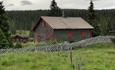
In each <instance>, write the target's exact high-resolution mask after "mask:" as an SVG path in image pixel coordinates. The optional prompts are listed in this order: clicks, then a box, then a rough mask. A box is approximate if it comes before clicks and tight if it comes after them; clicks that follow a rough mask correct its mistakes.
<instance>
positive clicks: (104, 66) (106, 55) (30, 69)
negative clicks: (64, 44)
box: [0, 44, 115, 70]
mask: <svg viewBox="0 0 115 70" xmlns="http://www.w3.org/2000/svg"><path fill="white" fill-rule="evenodd" d="M68 56H69V52H67V51H63V52H19V53H5V54H0V70H73V65H72V64H74V65H76V67H77V68H78V66H77V65H78V64H79V63H80V64H81V70H115V66H114V65H115V45H114V44H95V45H91V46H90V47H87V48H79V49H77V50H74V51H73V59H74V60H73V63H72V64H71V63H70V59H69V58H68ZM75 56H76V59H75ZM79 59H80V60H79Z"/></svg>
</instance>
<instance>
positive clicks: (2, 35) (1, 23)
mask: <svg viewBox="0 0 115 70" xmlns="http://www.w3.org/2000/svg"><path fill="white" fill-rule="evenodd" d="M2 4H3V2H0V40H1V41H0V48H1V47H2V48H4V47H11V44H10V41H9V38H10V33H9V23H8V17H7V14H6V12H5V9H4V6H3V5H2Z"/></svg>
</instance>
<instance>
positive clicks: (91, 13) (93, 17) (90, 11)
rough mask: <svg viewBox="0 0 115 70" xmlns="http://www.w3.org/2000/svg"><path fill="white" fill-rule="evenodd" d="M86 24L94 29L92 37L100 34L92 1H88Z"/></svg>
mask: <svg viewBox="0 0 115 70" xmlns="http://www.w3.org/2000/svg"><path fill="white" fill-rule="evenodd" d="M88 22H89V23H90V24H91V25H92V26H93V27H94V30H93V36H98V35H99V34H100V30H99V24H98V22H97V16H96V13H95V10H94V3H93V1H92V0H91V1H90V6H89V8H88Z"/></svg>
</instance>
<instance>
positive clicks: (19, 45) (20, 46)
mask: <svg viewBox="0 0 115 70" xmlns="http://www.w3.org/2000/svg"><path fill="white" fill-rule="evenodd" d="M14 48H22V45H21V44H20V43H16V45H15V47H14Z"/></svg>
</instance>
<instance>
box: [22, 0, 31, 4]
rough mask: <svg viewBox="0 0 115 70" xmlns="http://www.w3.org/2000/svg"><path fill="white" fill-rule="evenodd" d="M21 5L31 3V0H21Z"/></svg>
mask: <svg viewBox="0 0 115 70" xmlns="http://www.w3.org/2000/svg"><path fill="white" fill-rule="evenodd" d="M21 5H32V2H30V1H27V0H23V1H21Z"/></svg>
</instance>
